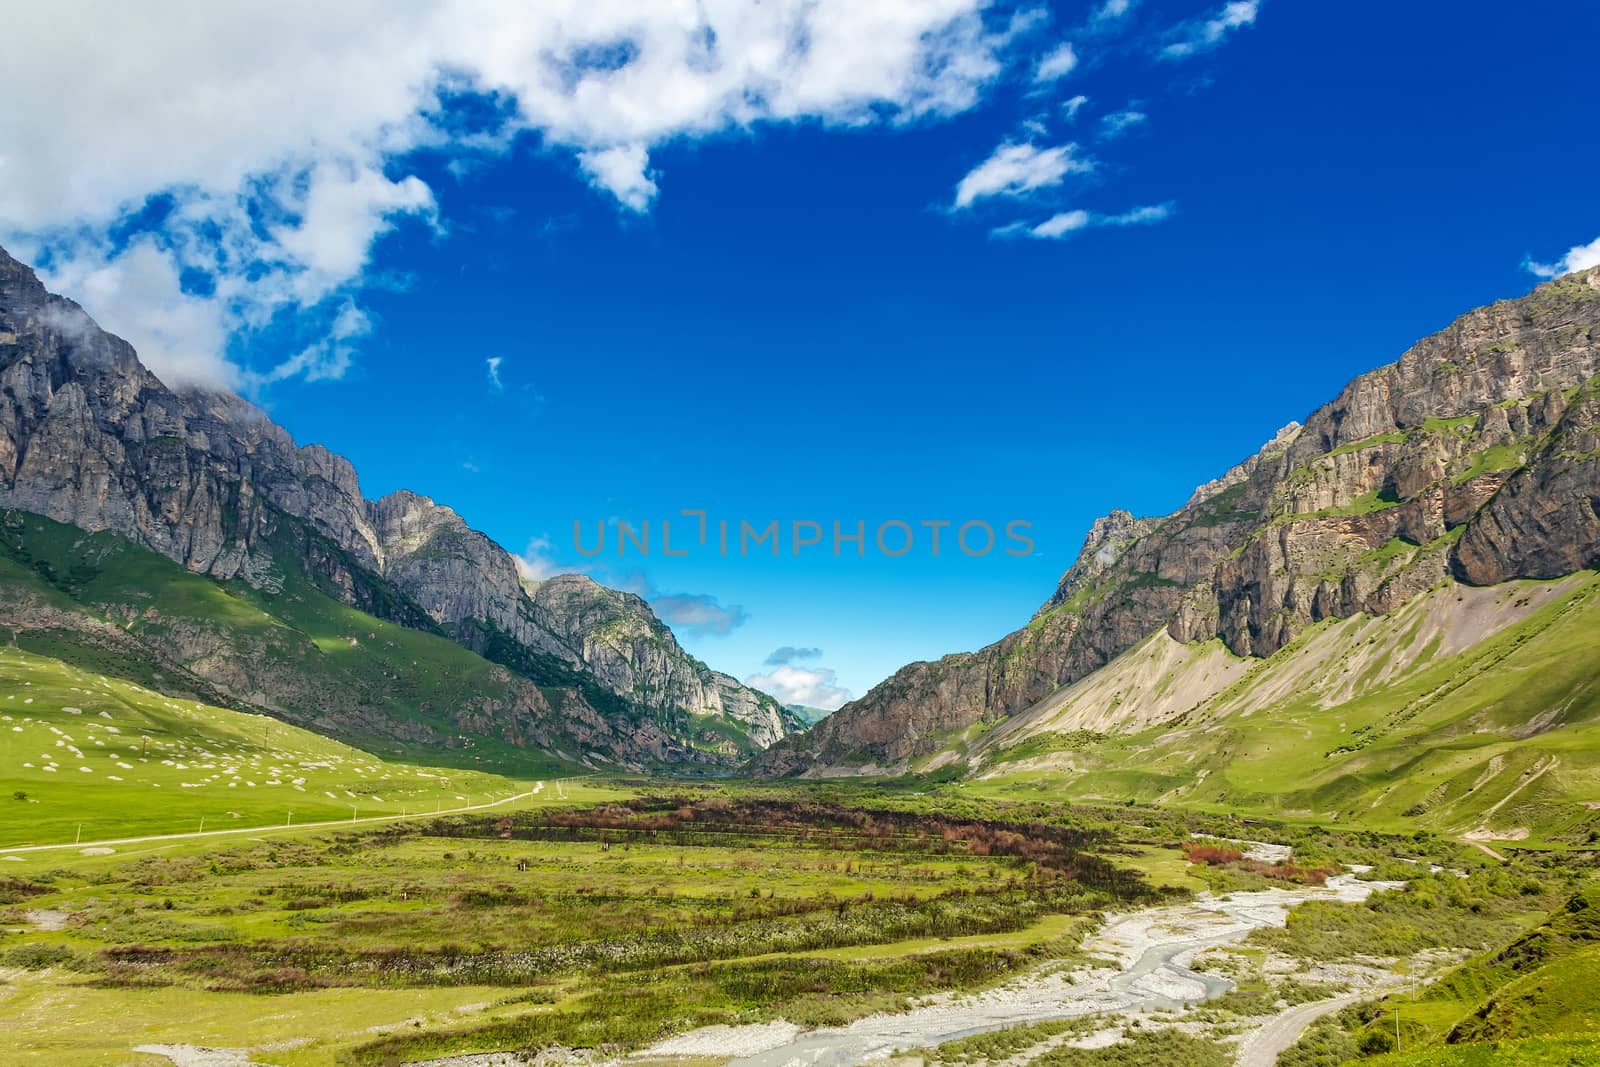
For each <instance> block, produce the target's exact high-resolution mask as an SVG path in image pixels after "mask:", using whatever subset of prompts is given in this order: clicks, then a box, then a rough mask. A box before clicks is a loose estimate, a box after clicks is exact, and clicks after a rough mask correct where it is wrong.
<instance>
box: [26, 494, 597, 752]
mask: <svg viewBox="0 0 1600 1067" xmlns="http://www.w3.org/2000/svg"><path fill="white" fill-rule="evenodd" d="M285 555H286V554H285ZM323 581H325V580H323ZM0 589H3V592H4V595H5V597H6V599H7V602H8V603H7V610H6V615H5V616H4V618H6V619H7V620H9V621H8V622H7V623H6V624H5V625H4V626H0V633H5V632H6V630H5V627H6V626H9V628H10V630H11V636H12V640H13V642H14V644H15V645H17V646H18V647H20V648H22V649H26V650H30V651H34V652H37V653H39V654H41V655H45V656H50V657H53V658H56V659H60V660H62V661H63V662H64V663H67V664H70V665H72V666H74V667H76V668H79V669H82V670H89V671H94V672H96V673H103V674H106V675H108V676H112V677H123V678H127V679H131V680H134V681H137V682H139V683H141V684H143V685H145V686H148V687H151V688H156V689H160V690H162V691H165V692H171V693H173V694H181V695H185V696H190V697H195V698H199V699H203V700H206V701H207V702H210V703H226V704H228V705H231V706H235V707H239V708H245V709H251V710H268V711H271V712H272V713H273V714H275V715H278V716H279V717H281V718H285V719H287V720H289V721H292V722H294V723H296V724H297V725H301V726H305V727H307V728H310V729H314V730H316V731H317V732H319V733H323V734H327V735H329V736H333V737H338V738H340V739H342V740H344V741H348V742H350V743H353V744H357V745H360V746H362V747H364V748H370V749H373V750H377V751H382V752H383V753H385V754H386V755H391V756H399V757H402V758H407V757H409V758H426V759H427V760H428V761H430V762H437V761H440V760H442V761H444V762H448V763H453V764H455V765H458V766H464V767H483V768H490V769H496V770H501V771H509V772H511V773H514V774H516V775H525V774H539V773H550V772H558V771H559V770H560V768H561V763H560V761H557V760H553V759H552V758H551V757H550V756H548V755H547V754H546V753H544V752H541V751H540V750H539V749H538V747H537V746H536V744H535V743H534V739H533V738H530V737H528V736H526V735H525V734H523V733H519V732H518V729H517V728H516V727H515V726H513V725H511V722H512V717H511V716H509V715H506V714H503V712H505V711H506V709H512V708H516V707H518V706H522V707H524V708H525V709H527V710H528V714H529V715H532V714H535V713H536V712H538V711H539V710H541V709H539V708H527V705H528V703H529V701H530V700H532V701H534V702H535V703H545V702H548V704H549V708H550V709H553V710H554V711H557V712H558V711H559V710H560V709H559V705H560V703H561V702H562V700H563V699H566V698H567V694H566V691H564V690H560V689H555V688H546V689H544V690H543V691H542V699H541V694H540V693H535V692H533V691H532V690H533V686H532V684H531V683H530V682H528V681H526V680H525V679H522V678H520V677H519V676H517V675H516V674H514V673H513V672H510V671H508V670H507V669H505V668H504V667H501V666H498V665H496V664H493V663H490V662H489V661H487V660H485V659H483V658H482V657H480V656H478V655H476V654H475V653H473V652H470V651H468V650H467V649H465V648H463V647H461V646H460V645H457V644H456V643H455V642H453V641H451V640H450V639H449V638H447V637H445V636H443V635H442V634H439V633H430V632H427V631H426V630H419V629H415V628H412V627H411V626H405V625H399V624H397V623H395V622H390V621H387V620H386V619H383V618H379V617H376V616H374V615H372V614H369V613H366V612H363V611H359V610H357V609H355V608H353V607H350V606H349V605H347V604H345V603H343V602H341V601H340V600H338V599H335V598H334V597H333V596H331V595H329V592H328V591H327V590H325V589H324V588H323V587H322V585H321V584H319V581H318V580H316V579H313V578H312V577H310V576H308V575H307V574H305V573H302V572H298V571H287V572H282V571H280V572H275V573H273V574H271V575H269V576H268V580H267V581H266V582H264V583H263V586H262V587H261V588H257V587H255V586H252V585H250V584H247V583H245V582H242V581H235V582H226V583H224V582H217V581H215V580H213V579H211V578H208V577H205V576H203V575H197V574H192V573H190V572H189V571H187V570H185V569H184V568H183V567H181V566H179V565H177V564H175V563H173V562H172V561H171V560H168V559H167V558H165V557H164V556H160V555H157V554H156V553H153V552H150V551H147V550H145V549H143V548H140V547H139V546H137V545H134V544H133V543H132V542H130V541H128V540H127V539H126V538H124V537H122V536H120V535H118V534H114V533H95V534H87V533H85V532H84V531H82V530H80V529H78V528H76V527H73V526H67V525H63V524H61V523H56V522H52V521H50V520H48V519H45V518H42V517H40V516H37V515H31V514H27V513H22V512H5V513H3V515H0ZM19 602H22V603H24V604H25V605H26V610H19V609H17V608H16V607H15V605H16V604H17V603H19ZM403 607H404V606H403V605H401V606H400V608H401V609H403ZM395 613H396V614H400V613H403V611H401V610H397V611H396V612H395ZM108 624H109V625H108ZM519 702H520V703H519ZM546 710H548V709H546ZM546 718H547V720H549V721H548V723H547V725H549V726H550V728H551V730H552V731H553V734H552V737H553V741H554V743H553V744H552V747H565V748H567V750H568V751H570V752H575V751H576V746H564V745H562V744H561V742H562V740H563V738H562V737H561V735H560V733H559V721H558V719H557V717H556V716H555V715H549V714H547V716H546Z"/></svg>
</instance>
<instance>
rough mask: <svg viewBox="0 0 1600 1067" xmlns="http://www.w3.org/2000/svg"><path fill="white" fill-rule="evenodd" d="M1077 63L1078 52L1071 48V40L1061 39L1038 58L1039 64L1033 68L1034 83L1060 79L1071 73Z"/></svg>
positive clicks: (1041, 83)
mask: <svg viewBox="0 0 1600 1067" xmlns="http://www.w3.org/2000/svg"><path fill="white" fill-rule="evenodd" d="M1077 65H1078V53H1077V52H1076V51H1074V50H1073V47H1072V42H1071V41H1063V42H1062V43H1061V44H1059V45H1057V46H1056V47H1055V48H1053V49H1051V50H1050V51H1049V52H1046V53H1045V54H1044V56H1043V57H1042V58H1041V59H1040V60H1039V65H1038V66H1037V67H1035V68H1034V70H1033V81H1034V84H1036V85H1043V84H1046V83H1049V82H1056V81H1060V80H1061V79H1062V78H1065V77H1066V76H1067V75H1068V74H1071V73H1072V71H1073V69H1074V68H1075V67H1077Z"/></svg>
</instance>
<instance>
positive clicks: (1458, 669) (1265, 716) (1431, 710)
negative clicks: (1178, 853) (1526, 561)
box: [966, 572, 1600, 846]
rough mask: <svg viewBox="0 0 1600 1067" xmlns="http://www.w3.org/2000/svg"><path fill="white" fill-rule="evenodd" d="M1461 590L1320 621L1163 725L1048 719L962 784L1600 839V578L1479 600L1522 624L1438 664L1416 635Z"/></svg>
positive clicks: (1560, 840)
mask: <svg viewBox="0 0 1600 1067" xmlns="http://www.w3.org/2000/svg"><path fill="white" fill-rule="evenodd" d="M1457 595H1458V594H1457V592H1456V591H1455V590H1454V588H1453V587H1444V588H1441V589H1440V590H1437V591H1436V593H1435V594H1434V595H1433V597H1432V599H1431V600H1430V601H1429V602H1427V603H1421V604H1419V605H1418V606H1417V607H1416V608H1412V607H1411V606H1408V608H1407V609H1403V610H1402V611H1401V612H1396V613H1395V614H1394V615H1392V616H1385V617H1382V618H1381V619H1377V620H1373V619H1365V618H1356V619H1347V620H1341V621H1338V622H1329V623H1324V624H1322V625H1320V626H1319V627H1317V628H1315V629H1314V630H1313V631H1312V632H1311V633H1308V634H1306V635H1304V636H1303V637H1302V638H1301V639H1300V640H1298V641H1296V642H1295V643H1294V644H1292V645H1290V646H1289V647H1287V648H1285V649H1283V650H1282V651H1280V652H1279V653H1278V654H1276V655H1274V656H1272V657H1270V658H1268V659H1266V660H1262V661H1256V662H1254V664H1253V665H1252V666H1251V667H1250V669H1249V670H1248V671H1247V672H1246V673H1245V674H1244V675H1243V676H1242V677H1241V678H1240V679H1239V680H1236V681H1234V680H1231V679H1230V680H1229V684H1227V685H1226V687H1225V688H1222V689H1221V690H1220V691H1219V692H1215V691H1214V695H1211V696H1209V697H1206V698H1205V699H1202V700H1200V701H1199V702H1198V703H1195V704H1192V705H1190V704H1184V705H1182V706H1171V707H1169V709H1168V711H1167V714H1166V717H1165V721H1163V722H1162V723H1161V724H1160V725H1156V726H1150V727H1145V728H1142V729H1138V730H1137V732H1131V733H1125V734H1115V733H1106V734H1101V733H1086V732H1085V731H1082V730H1076V731H1072V730H1069V727H1070V726H1071V725H1072V724H1073V722H1074V721H1076V720H1072V719H1059V720H1056V721H1054V722H1052V723H1051V724H1048V728H1041V729H1037V730H1035V731H1034V732H1033V733H1032V734H1030V735H1026V736H1022V735H1014V736H1013V737H1009V738H1000V739H998V740H996V741H995V743H994V744H993V745H992V746H991V747H990V748H989V749H988V750H986V751H984V752H983V753H982V754H981V755H980V757H979V763H980V768H981V770H980V773H979V776H978V777H977V778H976V779H975V780H974V781H971V782H969V783H968V784H967V786H966V789H967V790H969V791H971V792H973V793H977V794H988V795H997V796H1011V797H1018V798H1022V797H1037V796H1040V795H1041V794H1048V795H1050V796H1051V797H1054V798H1065V799H1073V800H1100V801H1120V800H1126V799H1134V800H1139V801H1158V800H1159V801H1164V802H1167V803H1179V804H1184V805H1188V806H1194V807H1199V808H1204V809H1211V810H1225V811H1240V812H1254V813H1261V814H1272V815H1277V816H1281V817H1288V818H1304V819H1308V820H1316V821H1330V820H1338V821H1351V822H1357V823H1360V824H1363V825H1370V826H1374V827H1381V828H1385V829H1392V830H1400V829H1419V828H1428V829H1434V830H1440V831H1445V832H1450V833H1455V834H1463V833H1468V832H1476V831H1487V832H1488V833H1490V834H1493V835H1496V836H1495V837H1490V838H1487V840H1488V842H1489V843H1490V844H1491V846H1492V842H1493V840H1495V839H1499V838H1504V839H1507V840H1513V841H1518V840H1520V841H1525V842H1526V843H1528V844H1533V845H1537V844H1568V845H1573V844H1589V843H1592V842H1593V841H1595V840H1597V839H1600V812H1597V811H1596V810H1594V809H1593V808H1591V807H1590V805H1600V576H1597V575H1595V574H1593V573H1592V572H1590V573H1586V574H1584V575H1581V576H1578V577H1576V578H1571V579H1566V580H1563V582H1560V583H1533V582H1525V583H1512V584H1509V585H1507V586H1503V587H1499V588H1498V589H1496V590H1493V591H1487V592H1485V591H1478V592H1477V594H1475V595H1477V596H1478V598H1479V599H1480V600H1482V599H1484V598H1491V597H1492V598H1493V599H1494V600H1495V601H1496V603H1498V604H1499V608H1500V609H1502V610H1506V611H1510V610H1511V609H1513V608H1516V607H1517V604H1518V602H1520V601H1526V602H1527V604H1528V605H1530V607H1529V609H1528V610H1529V612H1531V613H1524V614H1523V615H1522V616H1521V617H1520V619H1519V620H1518V621H1514V622H1511V623H1509V624H1508V625H1504V626H1502V627H1501V628H1499V629H1497V630H1494V632H1492V633H1490V634H1489V635H1488V636H1486V637H1484V638H1483V639H1481V640H1478V641H1476V642H1475V643H1472V644H1471V645H1470V646H1469V647H1466V648H1464V649H1463V650H1460V651H1456V652H1454V653H1447V652H1445V651H1442V650H1441V648H1440V638H1439V637H1438V635H1434V636H1432V637H1430V636H1429V632H1428V629H1427V627H1429V626H1430V625H1432V624H1433V623H1435V622H1437V618H1438V613H1441V612H1447V611H1449V610H1451V608H1450V603H1451V601H1452V600H1453V598H1454V597H1456V596H1457ZM1460 596H1461V597H1462V598H1463V602H1465V601H1466V600H1467V599H1468V598H1469V594H1468V593H1461V594H1460ZM1534 604H1542V606H1538V607H1537V608H1536V609H1534V608H1533V607H1531V605H1534ZM1489 606H1490V607H1494V606H1495V605H1493V604H1491V605H1489ZM1514 614H1515V613H1514V612H1513V615H1514ZM1507 617H1511V616H1507ZM1406 647H1411V653H1410V654H1409V657H1408V660H1407V662H1406V663H1405V664H1403V665H1401V666H1399V667H1396V666H1395V665H1394V664H1392V663H1390V662H1389V660H1390V659H1391V658H1393V656H1394V655H1395V650H1397V649H1402V648H1406ZM1141 649H1143V646H1140V648H1136V649H1134V650H1133V651H1132V652H1130V653H1128V655H1130V656H1131V655H1139V654H1143V653H1142V652H1141ZM1188 662H1194V663H1208V662H1210V661H1209V660H1208V659H1207V658H1206V657H1198V656H1197V657H1191V659H1190V660H1189V661H1188ZM1305 663H1314V664H1317V667H1316V669H1315V670H1304V669H1302V665H1303V664H1305ZM1115 666H1116V665H1115V664H1113V667H1115ZM1110 669H1112V668H1109V667H1108V668H1107V670H1110ZM1180 669H1181V668H1180ZM1154 684H1157V685H1161V684H1171V683H1170V681H1163V680H1160V679H1158V680H1156V682H1155V683H1154ZM1177 688H1183V687H1182V686H1179V687H1177ZM1188 688H1189V689H1191V690H1192V689H1194V688H1195V687H1194V686H1189V687H1188ZM996 733H997V734H998V733H999V731H996Z"/></svg>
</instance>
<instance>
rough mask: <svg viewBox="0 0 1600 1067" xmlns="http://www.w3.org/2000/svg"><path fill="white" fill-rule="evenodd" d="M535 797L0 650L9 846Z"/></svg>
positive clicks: (478, 776) (1, 839) (0, 816)
mask: <svg viewBox="0 0 1600 1067" xmlns="http://www.w3.org/2000/svg"><path fill="white" fill-rule="evenodd" d="M531 788H532V784H531V783H530V782H528V781H526V780H524V781H513V780H511V779H508V778H504V777H501V776H499V775H492V774H484V773H481V772H477V771H463V770H452V769H448V768H427V767H421V766H415V765H411V764H406V763H399V762H389V761H385V760H384V759H382V758H379V757H377V756H373V755H371V754H370V753H367V752H363V751H361V750H359V749H355V748H352V747H350V746H348V745H345V744H342V743H340V742H338V741H332V740H329V739H327V738H325V737H320V736H318V735H317V734H314V733H311V732H310V731H307V730H302V729H300V728H298V727H295V726H291V725H289V724H287V723H284V722H280V721H278V720H277V719H273V718H270V717H268V716H265V715H256V714H250V713H248V712H241V711H233V710H230V709H227V708H219V707H214V706H212V705H208V704H202V703H198V702H196V701H192V700H182V699H174V698H171V697H168V696H165V695H163V694H161V693H158V692H155V691H152V690H150V689H146V688H144V687H143V686H140V685H138V684H136V683H133V682H127V681H122V680H119V679H116V678H110V677H106V676H105V675H101V674H96V673H93V672H91V671H86V670H82V669H79V668H76V667H73V666H71V665H69V664H66V663H63V662H61V661H60V660H55V659H49V658H47V657H44V656H39V655H35V654H33V653H30V652H26V651H23V650H21V649H17V648H6V649H0V847H5V846H17V845H29V844H51V843H56V842H62V841H72V840H74V837H75V835H77V834H78V833H79V832H80V828H81V833H82V837H83V839H84V840H96V839H107V838H116V837H127V836H135V835H144V834H158V833H184V832H189V831H194V830H199V829H200V828H201V820H204V826H205V828H207V829H229V828H233V827H248V826H263V825H271V826H280V825H284V824H285V823H287V822H290V821H291V820H293V821H295V822H314V821H319V820H327V819H347V818H352V817H353V816H356V815H381V814H401V813H403V812H407V811H410V812H415V811H418V810H428V811H432V810H434V809H435V808H440V807H442V808H454V807H461V806H465V805H467V804H481V803H485V802H487V801H489V800H492V799H498V798H501V797H506V796H509V795H512V794H514V793H520V792H526V791H528V790H530V789H531Z"/></svg>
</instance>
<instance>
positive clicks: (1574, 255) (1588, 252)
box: [1522, 237, 1600, 278]
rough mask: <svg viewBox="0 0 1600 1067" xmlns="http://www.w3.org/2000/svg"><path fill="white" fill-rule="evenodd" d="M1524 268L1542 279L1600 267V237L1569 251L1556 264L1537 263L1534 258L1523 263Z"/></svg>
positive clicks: (1575, 246)
mask: <svg viewBox="0 0 1600 1067" xmlns="http://www.w3.org/2000/svg"><path fill="white" fill-rule="evenodd" d="M1522 267H1523V269H1524V270H1526V271H1528V272H1529V273H1532V274H1536V275H1538V276H1539V277H1541V278H1559V277H1560V276H1561V275H1563V274H1571V273H1572V272H1573V271H1575V270H1588V269H1589V268H1590V267H1600V237H1596V238H1595V239H1594V240H1592V241H1590V242H1589V243H1588V244H1586V245H1574V246H1573V247H1571V248H1569V249H1567V254H1566V255H1564V256H1562V257H1561V258H1560V259H1558V260H1556V261H1555V262H1554V263H1536V262H1534V260H1533V258H1532V257H1529V258H1527V259H1524V260H1523V261H1522Z"/></svg>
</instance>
